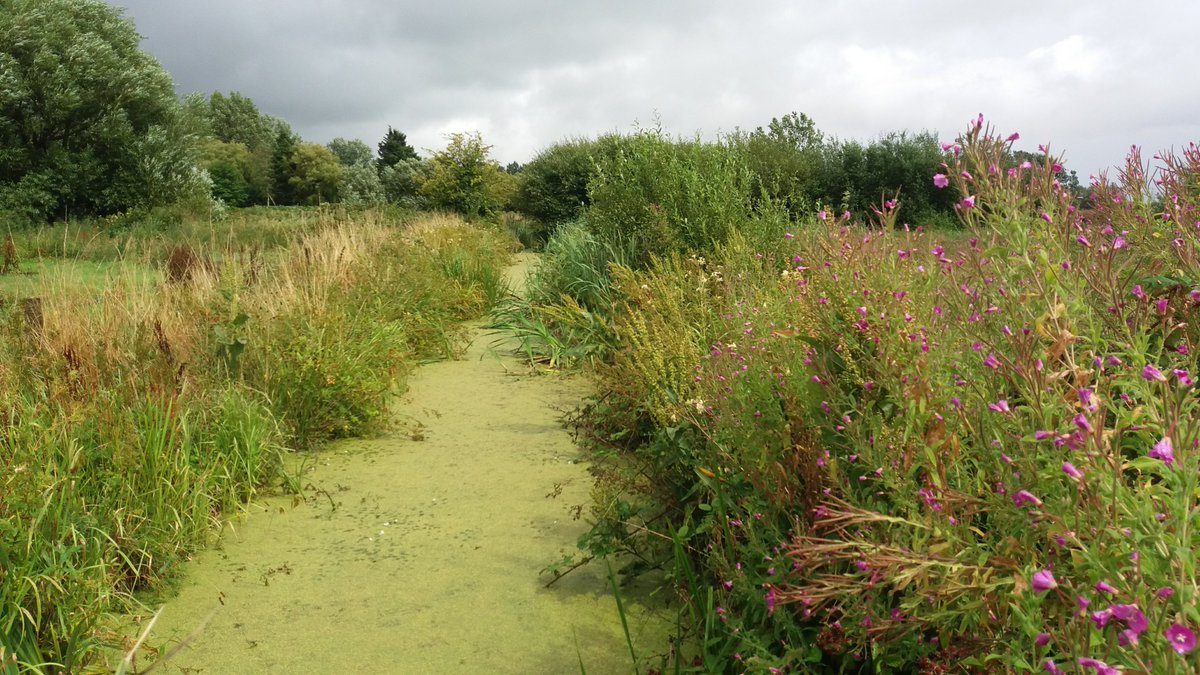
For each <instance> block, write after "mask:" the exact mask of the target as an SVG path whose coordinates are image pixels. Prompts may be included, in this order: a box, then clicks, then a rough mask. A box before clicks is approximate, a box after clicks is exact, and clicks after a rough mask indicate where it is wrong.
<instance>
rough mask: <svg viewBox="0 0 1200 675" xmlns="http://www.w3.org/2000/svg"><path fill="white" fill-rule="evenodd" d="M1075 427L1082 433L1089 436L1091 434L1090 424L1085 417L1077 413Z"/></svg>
mask: <svg viewBox="0 0 1200 675" xmlns="http://www.w3.org/2000/svg"><path fill="white" fill-rule="evenodd" d="M1075 426H1077V427H1079V430H1080V431H1084V432H1087V433H1089V434H1090V433H1091V432H1092V423H1091V422H1089V421H1088V418H1087V416H1086V415H1084V414H1083V413H1079V414H1078V415H1076V416H1075Z"/></svg>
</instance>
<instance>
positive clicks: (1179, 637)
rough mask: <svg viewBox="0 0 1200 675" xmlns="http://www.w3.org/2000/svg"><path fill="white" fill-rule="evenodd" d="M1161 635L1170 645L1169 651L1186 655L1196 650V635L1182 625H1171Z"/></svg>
mask: <svg viewBox="0 0 1200 675" xmlns="http://www.w3.org/2000/svg"><path fill="white" fill-rule="evenodd" d="M1163 635H1165V636H1166V638H1167V642H1169V643H1171V649H1174V650H1175V651H1176V653H1179V654H1187V653H1189V652H1191V651H1192V650H1193V649H1195V648H1196V634H1195V633H1193V632H1192V630H1191V629H1190V628H1188V627H1187V626H1184V625H1183V624H1179V623H1174V624H1171V627H1170V628H1168V629H1167V630H1166V632H1165V633H1163Z"/></svg>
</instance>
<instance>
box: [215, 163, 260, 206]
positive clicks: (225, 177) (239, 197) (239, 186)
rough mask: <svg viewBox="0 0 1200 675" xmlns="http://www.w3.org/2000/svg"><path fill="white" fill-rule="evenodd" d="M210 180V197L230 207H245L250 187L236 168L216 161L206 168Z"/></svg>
mask: <svg viewBox="0 0 1200 675" xmlns="http://www.w3.org/2000/svg"><path fill="white" fill-rule="evenodd" d="M208 175H209V177H210V178H211V179H212V196H213V198H214V199H220V200H221V201H223V202H225V203H226V204H228V205H230V206H245V205H246V202H247V199H248V198H249V196H250V185H249V183H247V182H246V178H245V176H243V175H242V172H241V171H239V170H238V168H237V167H236V166H235V165H233V164H231V163H229V162H226V161H217V162H214V163H212V164H210V165H209V166H208Z"/></svg>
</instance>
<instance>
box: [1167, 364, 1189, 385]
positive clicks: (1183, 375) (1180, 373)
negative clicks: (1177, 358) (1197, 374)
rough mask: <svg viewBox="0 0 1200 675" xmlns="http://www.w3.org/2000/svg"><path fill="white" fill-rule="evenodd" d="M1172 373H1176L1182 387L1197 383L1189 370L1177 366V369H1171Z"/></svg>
mask: <svg viewBox="0 0 1200 675" xmlns="http://www.w3.org/2000/svg"><path fill="white" fill-rule="evenodd" d="M1171 374H1172V375H1174V376H1175V379H1176V380H1178V381H1179V386H1181V387H1190V386H1192V385H1193V384H1195V382H1193V381H1192V376H1191V375H1189V374H1188V371H1186V370H1180V369H1178V368H1176V369H1175V370H1173V371H1171Z"/></svg>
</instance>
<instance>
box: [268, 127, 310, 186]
mask: <svg viewBox="0 0 1200 675" xmlns="http://www.w3.org/2000/svg"><path fill="white" fill-rule="evenodd" d="M299 144H300V137H299V136H298V135H296V134H295V133H293V132H292V130H291V129H288V128H281V129H279V131H277V132H276V134H275V142H274V144H273V145H272V148H271V193H270V198H271V200H272V201H274V202H275V203H276V204H280V205H289V204H296V203H299V200H298V199H297V198H296V195H295V190H294V189H293V187H292V182H291V179H292V156H293V155H294V154H295V151H296V147H297V146H298V145H299ZM314 155H315V153H314Z"/></svg>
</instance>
